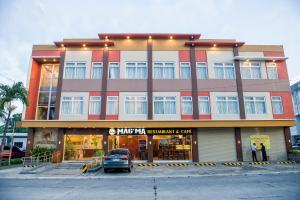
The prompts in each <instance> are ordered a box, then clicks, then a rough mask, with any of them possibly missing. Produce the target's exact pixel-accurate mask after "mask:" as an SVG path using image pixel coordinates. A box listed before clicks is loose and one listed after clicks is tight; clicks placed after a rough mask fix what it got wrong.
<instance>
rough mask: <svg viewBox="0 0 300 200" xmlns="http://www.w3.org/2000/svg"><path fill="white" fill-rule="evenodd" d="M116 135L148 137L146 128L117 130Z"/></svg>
mask: <svg viewBox="0 0 300 200" xmlns="http://www.w3.org/2000/svg"><path fill="white" fill-rule="evenodd" d="M116 135H146V131H145V129H144V128H117V131H116Z"/></svg>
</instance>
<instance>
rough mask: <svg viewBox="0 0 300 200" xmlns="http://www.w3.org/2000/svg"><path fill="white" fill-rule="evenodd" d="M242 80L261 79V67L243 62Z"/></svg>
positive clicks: (254, 63) (255, 63)
mask: <svg viewBox="0 0 300 200" xmlns="http://www.w3.org/2000/svg"><path fill="white" fill-rule="evenodd" d="M241 76H242V79H261V67H260V63H258V62H251V63H250V62H243V63H242V66H241Z"/></svg>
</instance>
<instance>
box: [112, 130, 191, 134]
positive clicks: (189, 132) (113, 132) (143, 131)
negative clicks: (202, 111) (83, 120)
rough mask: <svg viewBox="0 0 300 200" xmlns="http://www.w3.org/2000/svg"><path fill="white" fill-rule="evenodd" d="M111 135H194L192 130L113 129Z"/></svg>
mask: <svg viewBox="0 0 300 200" xmlns="http://www.w3.org/2000/svg"><path fill="white" fill-rule="evenodd" d="M109 134H110V135H146V134H147V135H185V134H192V129H190V128H117V129H114V128H111V129H110V130H109Z"/></svg>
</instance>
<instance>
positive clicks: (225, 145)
mask: <svg viewBox="0 0 300 200" xmlns="http://www.w3.org/2000/svg"><path fill="white" fill-rule="evenodd" d="M198 149H199V161H200V162H220V161H236V160H237V159H236V149H235V137H234V129H230V128H211V129H198Z"/></svg>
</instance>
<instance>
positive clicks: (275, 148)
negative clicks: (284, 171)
mask: <svg viewBox="0 0 300 200" xmlns="http://www.w3.org/2000/svg"><path fill="white" fill-rule="evenodd" d="M241 132H242V134H241V136H242V145H243V158H244V161H252V156H251V151H250V136H251V135H268V136H270V150H267V155H268V156H269V159H270V160H286V159H287V157H286V147H285V139H284V135H283V128H242V130H241ZM256 145H259V144H256ZM257 159H258V160H262V159H261V153H260V152H258V153H257Z"/></svg>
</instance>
